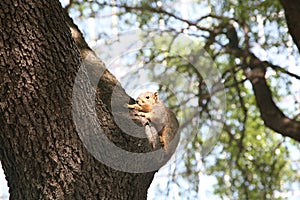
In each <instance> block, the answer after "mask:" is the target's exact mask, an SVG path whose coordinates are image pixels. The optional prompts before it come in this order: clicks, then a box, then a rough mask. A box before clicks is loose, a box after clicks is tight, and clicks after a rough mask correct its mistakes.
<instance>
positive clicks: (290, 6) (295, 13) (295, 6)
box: [280, 0, 300, 51]
mask: <svg viewBox="0 0 300 200" xmlns="http://www.w3.org/2000/svg"><path fill="white" fill-rule="evenodd" d="M280 2H281V4H282V5H283V8H284V11H285V18H286V22H287V25H288V28H289V32H290V34H291V36H292V38H293V40H294V42H295V44H296V46H297V47H298V50H299V51H300V34H299V33H300V23H299V18H300V14H299V10H300V3H299V0H280Z"/></svg>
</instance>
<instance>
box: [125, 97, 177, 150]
mask: <svg viewBox="0 0 300 200" xmlns="http://www.w3.org/2000/svg"><path fill="white" fill-rule="evenodd" d="M127 107H128V108H131V109H135V110H137V111H139V112H138V113H137V115H138V116H142V117H145V118H147V119H148V120H149V121H150V122H151V123H152V124H154V126H155V128H156V130H157V132H158V135H159V140H160V142H161V144H162V147H163V150H164V151H165V152H166V151H167V150H168V148H169V143H170V142H171V140H172V139H174V137H175V135H176V133H177V131H178V128H179V123H178V121H177V119H176V116H175V114H174V113H173V112H172V111H171V110H170V109H169V108H167V107H166V106H165V105H164V104H163V102H162V101H161V100H159V98H158V93H157V92H154V93H152V92H145V93H142V94H140V95H139V96H138V98H137V100H136V103H135V104H131V105H129V104H128V105H127ZM176 145H177V143H176ZM172 146H173V145H172Z"/></svg>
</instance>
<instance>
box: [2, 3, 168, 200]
mask: <svg viewBox="0 0 300 200" xmlns="http://www.w3.org/2000/svg"><path fill="white" fill-rule="evenodd" d="M70 29H71V31H70ZM82 61H83V63H84V65H83V64H82ZM82 66H84V69H86V70H87V71H88V72H86V71H83V74H84V75H86V77H87V79H89V80H90V81H86V82H82V85H80V86H82V87H83V88H88V86H89V85H91V84H92V83H95V81H94V80H93V79H94V78H96V77H97V76H98V75H101V81H100V82H99V83H98V89H97V92H96V94H95V95H96V96H95V98H96V108H95V110H96V112H97V113H96V114H97V116H98V121H91V123H99V124H100V127H101V131H102V132H101V131H100V132H101V133H95V135H93V136H95V138H96V140H92V139H91V137H90V138H89V139H91V142H90V143H89V142H85V141H83V138H82V137H85V135H84V134H86V133H84V134H80V133H78V132H80V131H78V130H79V129H78V127H76V125H77V126H78V124H76V123H77V121H76V120H74V107H75V109H77V110H76V111H82V113H80V114H79V117H87V118H88V117H89V115H91V114H89V112H90V110H85V109H83V108H85V106H87V105H88V103H87V101H85V96H84V95H86V94H88V92H87V93H85V92H86V91H85V90H83V92H78V96H76V98H74V89H73V88H74V85H76V81H75V80H76V77H77V76H78V70H79V69H81V68H82ZM97 69H98V70H97ZM93 70H97V72H99V73H100V74H97V73H93V72H92V71H93ZM89 73H90V74H89ZM101 73H102V74H101ZM91 74H92V75H91ZM80 81H83V80H82V79H81V80H80ZM116 85H117V87H116ZM116 88H118V89H116ZM87 90H88V89H87ZM113 92H115V93H116V94H115V96H116V97H118V98H117V99H124V98H125V96H126V94H125V93H124V91H123V90H122V89H121V88H120V87H119V86H118V83H117V81H116V79H115V78H114V77H113V76H112V75H111V74H110V73H109V72H108V71H107V70H106V69H105V66H104V64H103V63H102V62H101V61H99V60H98V58H96V57H95V55H94V54H93V52H92V51H91V50H90V48H89V47H88V46H87V45H86V43H85V42H84V41H83V39H82V35H81V33H79V32H78V29H76V26H75V25H74V24H73V22H72V21H71V20H70V18H69V17H68V16H67V15H66V14H65V12H64V10H63V8H62V7H61V5H60V3H59V2H58V1H57V0H52V1H45V0H40V1H34V0H22V1H17V0H2V1H1V2H0V144H1V145H0V160H1V163H2V166H3V169H4V172H5V175H6V178H7V181H8V186H9V192H10V198H11V199H22V200H23V199H30V200H31V199H138V200H140V199H146V196H147V189H148V187H149V185H150V183H151V181H152V179H153V175H154V173H155V172H154V171H155V170H157V169H158V168H159V166H161V165H162V164H163V163H162V162H161V161H160V162H159V164H158V165H155V166H154V167H153V168H151V169H153V170H151V169H150V168H149V169H147V170H145V171H143V169H139V168H138V167H137V168H134V169H136V172H138V173H134V171H132V170H128V168H126V169H127V170H123V171H125V172H123V171H122V170H121V169H122V167H124V166H127V165H129V164H130V162H131V161H128V160H125V159H124V161H122V163H125V164H124V166H121V168H120V167H119V166H114V163H111V164H107V163H103V160H102V162H99V159H98V157H97V156H99V155H97V154H95V152H91V148H94V147H96V146H97V145H98V146H101V145H102V142H103V141H102V140H103V139H105V138H106V137H107V138H109V139H110V140H111V141H112V142H113V143H114V144H115V145H116V146H119V147H122V148H124V149H126V150H128V151H131V152H137V153H139V152H146V151H148V150H149V145H148V143H147V141H146V140H145V139H143V138H142V139H137V138H136V137H132V136H128V135H127V134H125V133H124V132H123V131H122V130H121V129H120V128H119V127H118V126H117V125H116V123H115V121H116V120H115V119H114V118H113V115H112V110H113V109H115V108H114V107H113V106H115V105H112V104H111V102H112V99H111V95H112V93H113ZM72 95H73V96H72ZM74 99H75V101H74ZM128 99H129V97H128ZM116 103H117V105H120V104H119V101H116ZM120 109H121V106H120ZM115 113H116V115H117V116H118V117H119V118H121V119H123V118H128V117H127V116H125V115H123V114H122V112H118V111H115ZM116 115H114V117H116ZM82 123H87V122H84V121H82ZM124 123H125V125H126V126H127V125H128V124H129V125H130V122H127V121H126V120H125V122H124ZM82 126H83V127H88V128H89V127H93V128H92V129H96V128H94V126H93V124H82ZM95 127H96V125H95ZM137 130H138V131H140V130H143V129H137ZM97 134H98V135H97ZM136 134H138V133H136ZM103 135H105V136H103ZM96 136H97V137H96ZM97 142H99V143H97ZM90 144H93V146H92V147H90V146H89V145H90ZM138 147H139V148H138ZM96 150H99V149H97V148H96ZM100 150H101V149H100ZM101 153H102V154H101ZM101 153H100V160H101V158H102V157H104V156H105V155H103V152H102V151H101ZM107 155H109V156H108V157H106V158H111V159H112V160H113V159H114V157H117V158H118V156H119V155H118V154H117V152H107ZM134 155H135V154H134ZM136 155H137V157H138V155H139V154H136ZM96 158H97V159H96ZM120 159H121V158H119V160H120ZM139 162H140V160H135V165H139ZM122 163H121V164H122ZM146 163H147V162H146ZM151 163H152V161H151ZM118 167H119V168H118Z"/></svg>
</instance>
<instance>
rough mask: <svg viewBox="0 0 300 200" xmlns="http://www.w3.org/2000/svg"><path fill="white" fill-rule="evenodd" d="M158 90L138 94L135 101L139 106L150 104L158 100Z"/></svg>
mask: <svg viewBox="0 0 300 200" xmlns="http://www.w3.org/2000/svg"><path fill="white" fill-rule="evenodd" d="M158 100H159V99H158V92H145V93H142V94H140V96H138V98H137V103H138V104H139V105H140V106H143V105H148V106H152V105H154V104H156V103H157V102H158Z"/></svg>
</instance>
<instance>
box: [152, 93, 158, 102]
mask: <svg viewBox="0 0 300 200" xmlns="http://www.w3.org/2000/svg"><path fill="white" fill-rule="evenodd" d="M153 95H154V99H155V100H157V99H158V92H154V93H153Z"/></svg>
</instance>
